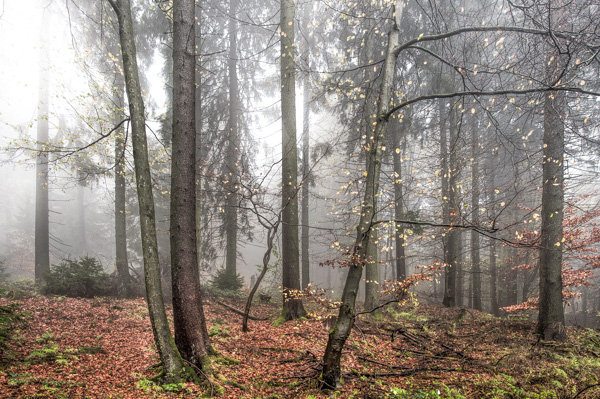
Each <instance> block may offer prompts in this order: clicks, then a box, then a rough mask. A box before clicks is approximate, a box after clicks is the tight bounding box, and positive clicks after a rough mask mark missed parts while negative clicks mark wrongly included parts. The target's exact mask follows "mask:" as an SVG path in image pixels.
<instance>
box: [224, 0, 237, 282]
mask: <svg viewBox="0 0 600 399" xmlns="http://www.w3.org/2000/svg"><path fill="white" fill-rule="evenodd" d="M237 8H238V0H230V1H229V60H228V61H227V66H228V71H229V138H228V141H227V152H226V155H225V156H226V160H225V163H226V176H225V177H224V178H225V180H226V181H227V183H226V184H225V195H226V196H227V200H226V205H225V235H226V246H225V272H226V273H227V275H228V276H229V278H231V279H235V276H236V275H237V267H236V263H237V235H238V203H237V195H236V192H237V186H238V184H239V183H238V175H239V172H238V159H239V152H240V149H239V146H240V144H239V142H240V132H239V129H240V126H239V123H240V115H239V114H240V94H239V91H240V90H239V82H238V73H237V57H238V54H237V53H238V52H237V30H238V29H237V26H238V24H237V20H236V12H237ZM232 281H233V280H232Z"/></svg>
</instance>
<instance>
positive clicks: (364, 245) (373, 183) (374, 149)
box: [322, 0, 403, 389]
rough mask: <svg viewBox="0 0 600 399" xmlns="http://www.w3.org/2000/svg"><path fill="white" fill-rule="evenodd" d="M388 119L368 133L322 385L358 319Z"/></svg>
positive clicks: (394, 54) (386, 97)
mask: <svg viewBox="0 0 600 399" xmlns="http://www.w3.org/2000/svg"><path fill="white" fill-rule="evenodd" d="M402 11H403V3H402V2H401V1H399V0H398V1H397V2H396V6H395V21H394V22H392V26H391V27H390V32H389V35H388V47H387V51H386V57H385V61H384V65H383V75H382V80H381V90H380V92H379V100H378V103H377V104H378V107H377V115H385V114H386V113H387V110H388V109H389V106H390V100H391V88H392V83H393V80H394V72H395V65H396V59H397V58H398V53H399V49H398V42H399V40H400V32H399V25H400V23H399V21H400V20H401V18H402ZM386 128H387V120H385V119H383V118H381V117H380V118H379V119H378V120H377V122H376V129H375V133H374V135H373V137H372V138H371V137H367V140H366V143H365V146H366V148H368V155H367V167H366V179H365V180H366V185H365V194H364V198H363V201H362V204H361V212H360V215H361V216H360V221H359V224H358V227H357V234H356V241H355V244H354V247H353V249H352V252H351V254H352V255H351V265H350V266H349V268H348V275H347V277H346V284H345V285H344V291H343V293H342V299H341V305H340V311H339V315H338V318H337V322H336V325H335V326H334V328H332V329H331V331H330V332H329V339H328V341H327V347H326V348H325V354H324V356H323V373H322V376H323V387H324V388H326V389H331V388H336V387H337V386H338V385H339V383H340V376H341V369H340V360H341V356H342V349H343V348H344V344H345V342H346V340H347V339H348V336H349V335H350V331H351V330H352V326H353V325H354V320H355V310H354V309H355V303H356V293H357V292H358V287H359V284H360V280H361V276H362V269H363V267H364V263H365V262H366V261H367V253H368V247H369V238H370V232H371V230H372V228H373V226H374V224H373V223H374V222H375V211H376V209H377V194H378V192H379V175H380V173H381V162H382V160H383V149H382V146H383V145H384V137H385V131H386Z"/></svg>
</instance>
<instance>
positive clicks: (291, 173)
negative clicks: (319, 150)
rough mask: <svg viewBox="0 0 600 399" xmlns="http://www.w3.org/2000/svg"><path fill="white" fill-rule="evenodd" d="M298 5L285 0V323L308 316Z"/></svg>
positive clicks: (282, 12) (283, 61)
mask: <svg viewBox="0 0 600 399" xmlns="http://www.w3.org/2000/svg"><path fill="white" fill-rule="evenodd" d="M294 7H295V5H294V1H293V0H281V10H280V18H281V21H280V27H281V121H282V130H281V134H282V149H283V152H282V162H281V173H282V183H281V206H282V218H281V219H282V227H281V247H282V251H281V255H282V269H283V270H282V275H283V279H282V280H283V281H282V282H283V311H282V316H283V317H284V319H285V320H293V319H297V318H299V317H302V316H304V315H305V314H306V311H305V310H304V306H303V305H302V298H300V297H299V292H300V264H299V262H300V258H299V248H298V148H297V146H296V104H295V101H296V73H295V68H296V65H295V61H294V57H295V54H294V53H295V51H294V14H295V12H294V11H295V10H294Z"/></svg>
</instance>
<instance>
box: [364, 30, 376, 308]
mask: <svg viewBox="0 0 600 399" xmlns="http://www.w3.org/2000/svg"><path fill="white" fill-rule="evenodd" d="M373 25H374V22H373V20H372V19H368V20H367V26H366V30H367V40H366V47H367V48H366V61H367V63H369V62H371V61H372V60H373V58H374V53H375V46H376V44H375V39H374V33H373V32H372V27H373ZM376 76H377V75H376V72H375V70H373V69H372V68H368V69H367V81H368V82H369V84H370V85H373V86H374V83H372V82H374V81H375V80H376ZM376 93H377V92H376V90H375V89H374V87H372V88H370V89H367V95H366V99H365V108H364V115H363V117H364V119H365V121H366V122H367V123H366V132H365V133H366V136H367V137H373V136H374V135H375V134H376V130H377V116H376V115H377V114H376V111H377V102H376V98H377V95H376ZM374 212H375V213H374V214H373V218H374V219H377V209H375V210H374ZM369 234H370V237H369V245H368V247H367V258H366V261H365V265H364V267H365V310H371V309H373V308H375V307H376V306H377V304H378V303H379V267H378V264H379V261H378V260H379V259H378V252H379V248H378V245H377V242H378V239H377V238H378V227H377V226H374V227H373V228H371V230H370V231H369Z"/></svg>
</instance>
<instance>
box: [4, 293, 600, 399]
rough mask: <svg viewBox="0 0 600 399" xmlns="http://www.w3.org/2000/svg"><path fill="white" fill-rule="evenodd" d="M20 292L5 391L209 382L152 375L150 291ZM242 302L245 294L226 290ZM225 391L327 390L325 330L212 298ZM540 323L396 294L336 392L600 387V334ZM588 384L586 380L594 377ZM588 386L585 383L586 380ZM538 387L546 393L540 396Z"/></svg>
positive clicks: (486, 392)
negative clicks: (541, 331)
mask: <svg viewBox="0 0 600 399" xmlns="http://www.w3.org/2000/svg"><path fill="white" fill-rule="evenodd" d="M14 302H17V303H18V309H19V312H22V313H24V315H25V316H24V321H22V322H20V323H18V324H17V325H16V326H15V330H13V333H12V338H11V339H10V340H9V342H8V349H7V350H5V351H4V353H3V354H2V358H1V359H0V361H1V363H0V397H11V398H32V397H44V398H148V397H155V398H163V397H165V398H166V397H173V398H174V397H181V398H196V397H199V396H201V395H203V394H204V395H205V394H206V391H203V389H202V388H201V387H198V386H195V385H193V384H186V385H185V386H184V387H169V386H165V387H162V388H161V387H157V386H155V385H153V384H151V383H149V379H151V378H152V377H153V376H154V373H155V371H154V369H153V366H154V365H156V363H158V356H157V354H156V350H155V347H154V341H153V338H152V330H151V327H150V323H149V320H148V312H147V309H146V303H145V301H144V300H143V299H136V300H121V299H110V298H93V299H72V298H62V297H59V298H47V297H42V296H38V297H33V298H29V299H24V300H21V301H9V300H7V299H1V300H0V305H8V304H9V303H14ZM229 303H230V304H231V305H232V306H234V307H237V308H241V307H242V303H241V302H237V303H236V302H235V301H233V302H229ZM205 311H206V317H207V320H208V325H209V333H210V335H211V342H212V344H213V345H214V347H215V349H217V351H218V353H219V358H217V359H216V360H217V361H216V363H217V364H218V367H219V373H220V374H221V375H222V377H223V379H224V381H225V382H224V387H225V390H226V392H225V394H223V395H221V397H224V398H271V397H272V398H275V397H288V398H297V397H313V398H325V397H328V395H327V394H325V393H323V392H321V391H320V390H319V389H318V388H319V381H318V376H319V374H320V370H321V358H322V356H323V353H324V350H325V345H326V342H327V331H325V330H324V329H323V323H322V322H321V320H320V318H322V317H324V316H325V315H324V314H321V313H319V312H318V311H317V310H315V313H313V315H312V317H310V318H307V319H302V320H296V321H292V322H287V323H284V324H282V325H280V326H277V327H274V326H273V320H275V318H276V317H277V316H278V310H277V308H276V307H275V306H274V305H267V304H265V305H260V306H256V307H255V309H253V313H254V314H256V315H257V316H260V317H269V316H270V317H271V318H272V319H271V320H268V321H253V322H251V323H250V328H251V331H250V332H248V333H242V331H241V317H240V316H239V315H236V314H234V313H232V312H230V311H228V310H226V309H225V308H223V307H221V306H219V305H218V304H216V303H214V302H212V301H208V303H207V304H206V307H205ZM534 331H535V330H534V324H533V323H532V322H531V321H527V320H507V319H498V318H494V317H491V316H489V315H485V314H482V313H479V312H476V311H473V310H465V309H445V308H443V307H438V306H418V307H415V306H409V307H404V308H401V307H398V306H397V305H394V306H391V307H389V308H388V310H386V311H384V312H383V315H382V316H381V317H379V318H377V320H376V319H374V318H372V317H371V316H366V317H363V319H361V320H360V321H359V322H357V323H356V327H355V329H354V330H353V332H352V334H351V336H350V339H349V340H348V342H347V345H346V347H345V350H344V354H343V358H342V365H343V386H342V388H341V389H340V391H339V392H337V393H334V395H335V397H340V398H350V397H369V398H379V397H382V398H385V397H388V398H409V397H416V396H415V395H417V394H419V395H421V396H419V397H423V398H430V397H431V398H433V397H447V398H460V397H465V398H480V397H481V398H485V397H488V398H503V397H506V398H510V397H523V398H529V397H532V398H533V397H536V398H546V397H547V398H550V397H565V398H572V397H575V396H576V395H577V394H578V393H580V394H579V396H578V398H596V397H598V396H599V395H600V387H595V386H594V384H598V382H599V381H598V375H600V334H598V332H597V331H593V330H584V329H578V330H576V329H569V336H570V338H569V341H568V342H566V343H562V344H551V343H543V342H538V341H537V338H536V336H535V334H534ZM586 388H587V389H586ZM584 389H586V390H585V391H582V390H584ZM536 395H537V396H536Z"/></svg>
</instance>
